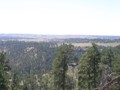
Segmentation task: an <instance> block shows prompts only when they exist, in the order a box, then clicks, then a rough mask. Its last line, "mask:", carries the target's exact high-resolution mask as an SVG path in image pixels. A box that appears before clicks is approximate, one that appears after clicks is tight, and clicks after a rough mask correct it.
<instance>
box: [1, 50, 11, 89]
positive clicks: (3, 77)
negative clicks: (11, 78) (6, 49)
mask: <svg viewBox="0 0 120 90" xmlns="http://www.w3.org/2000/svg"><path fill="white" fill-rule="evenodd" d="M9 69H10V68H9V66H8V62H7V61H5V53H3V52H0V90H8V76H7V75H8V71H9Z"/></svg>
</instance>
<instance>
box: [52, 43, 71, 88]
mask: <svg viewBox="0 0 120 90" xmlns="http://www.w3.org/2000/svg"><path fill="white" fill-rule="evenodd" d="M72 51H73V46H72V45H67V44H63V45H61V46H60V47H58V50H57V56H56V59H55V60H54V62H53V68H52V70H53V75H54V90H65V87H66V71H67V69H68V67H67V62H68V61H69V60H70V53H71V52H72Z"/></svg>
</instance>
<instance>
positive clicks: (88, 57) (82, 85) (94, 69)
mask: <svg viewBox="0 0 120 90" xmlns="http://www.w3.org/2000/svg"><path fill="white" fill-rule="evenodd" d="M99 62H100V52H99V50H98V48H97V45H96V44H94V43H93V44H92V47H91V48H89V49H88V50H87V52H86V53H85V54H84V55H83V57H82V59H81V60H80V64H79V66H78V87H79V90H81V89H83V90H84V89H85V90H93V89H95V88H97V86H98V83H99V82H98V81H99V80H98V79H99V77H98V76H99Z"/></svg>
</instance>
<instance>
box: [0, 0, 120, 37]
mask: <svg viewBox="0 0 120 90" xmlns="http://www.w3.org/2000/svg"><path fill="white" fill-rule="evenodd" d="M0 33H2V34H3V33H18V34H50V35H53V34H55V35H66V34H67V35H68V34H70V35H119V36H120V0H0Z"/></svg>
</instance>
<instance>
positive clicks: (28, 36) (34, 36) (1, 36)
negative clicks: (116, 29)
mask: <svg viewBox="0 0 120 90" xmlns="http://www.w3.org/2000/svg"><path fill="white" fill-rule="evenodd" d="M68 38H82V39H84V38H86V39H120V36H99V35H41V34H40V35H39V34H0V39H9V40H10V39H15V40H16V39H46V40H48V39H68Z"/></svg>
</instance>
